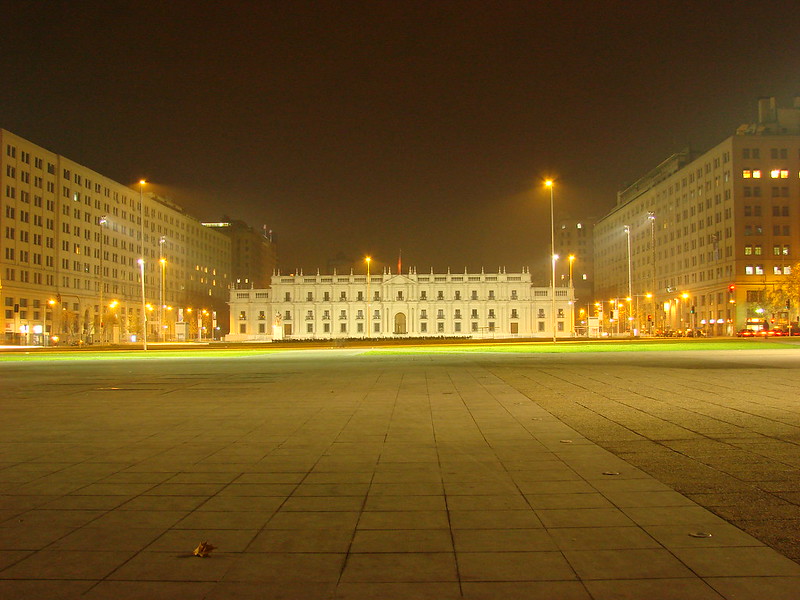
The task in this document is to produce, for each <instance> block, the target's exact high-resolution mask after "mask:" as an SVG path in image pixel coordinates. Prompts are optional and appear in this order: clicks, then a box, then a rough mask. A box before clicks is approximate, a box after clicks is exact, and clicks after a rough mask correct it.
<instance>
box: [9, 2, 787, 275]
mask: <svg viewBox="0 0 800 600" xmlns="http://www.w3.org/2000/svg"><path fill="white" fill-rule="evenodd" d="M0 13H1V14H2V19H0V28H2V30H1V32H0V98H1V100H0V127H3V128H5V129H8V130H10V131H13V132H14V133H17V134H19V135H21V136H22V137H25V138H27V139H29V140H31V141H33V142H35V143H37V144H39V145H41V146H44V147H45V148H47V149H49V150H53V151H55V152H58V153H60V154H63V155H65V156H67V157H69V158H71V159H73V160H76V161H78V162H80V163H81V164H84V165H86V166H88V167H90V168H92V169H94V170H96V171H98V172H100V173H102V174H104V175H107V176H109V177H111V178H113V179H115V180H117V181H120V182H123V183H133V182H135V181H138V180H139V179H140V178H141V177H145V178H147V179H148V180H150V181H152V182H153V183H154V187H153V189H154V190H155V191H157V192H160V193H163V194H165V195H167V196H169V197H171V198H173V199H174V200H175V201H177V202H178V203H179V204H181V205H183V206H184V207H185V208H186V209H187V211H188V212H189V213H190V214H193V215H194V216H197V217H198V218H200V219H202V220H214V221H216V220H219V219H220V218H221V217H222V216H223V215H227V216H228V217H230V218H236V219H243V220H245V221H247V222H248V223H250V224H251V225H253V226H255V227H261V226H262V224H266V225H267V228H268V229H271V230H273V232H274V236H275V240H276V241H277V243H278V249H279V255H280V264H281V266H282V268H284V269H285V270H287V271H288V270H293V269H294V268H295V267H302V268H304V269H305V271H306V272H311V271H315V270H316V268H317V267H320V268H321V269H323V270H324V269H325V267H326V264H327V263H328V260H329V259H332V258H334V257H336V256H337V255H342V256H344V257H346V258H349V259H352V260H357V261H360V260H361V258H362V257H363V256H365V255H367V254H370V255H372V256H373V260H374V262H373V269H374V268H375V267H376V265H377V266H378V268H380V265H381V264H385V265H391V266H393V268H394V265H396V264H397V254H398V250H399V249H400V248H402V254H403V265H404V268H406V267H408V266H409V265H415V266H417V267H418V268H419V270H420V271H422V270H426V271H427V270H430V268H431V267H434V268H436V269H437V270H438V269H444V268H446V267H448V266H450V267H452V268H453V270H456V271H463V269H464V267H468V268H469V269H470V270H475V269H480V268H481V267H482V266H484V267H486V269H487V270H490V269H491V270H495V269H497V267H498V266H505V267H507V268H508V270H509V271H510V270H515V271H516V270H519V269H520V267H521V266H522V265H528V266H531V267H532V269H533V270H534V271H539V270H540V268H539V267H542V268H543V269H544V270H546V267H547V265H548V259H547V253H548V251H549V195H548V194H547V192H546V190H544V188H543V187H542V185H541V182H542V179H543V178H545V177H547V176H552V177H554V178H556V180H557V184H556V188H555V198H556V207H557V208H556V211H557V213H561V212H569V213H571V214H573V215H575V216H580V217H588V216H591V215H598V216H600V215H602V214H604V213H605V212H606V211H607V210H608V209H609V208H610V207H612V206H613V204H614V202H615V198H616V192H617V190H618V189H619V188H620V187H621V186H622V185H624V184H625V183H626V182H630V181H632V180H633V179H635V178H636V177H638V176H640V175H642V174H643V173H644V172H646V171H647V170H649V169H650V168H652V167H654V166H656V165H657V164H658V163H659V162H661V161H662V160H664V159H665V158H667V156H669V155H670V154H671V153H672V152H674V151H676V150H679V149H681V148H683V147H685V146H686V145H689V144H691V145H692V147H696V148H698V149H707V148H708V147H710V146H711V145H713V144H715V143H717V142H719V141H721V140H722V139H724V138H725V137H727V136H728V135H730V134H732V133H733V131H734V130H735V128H736V127H737V126H738V125H739V124H741V123H744V122H749V121H752V120H753V119H754V118H755V114H756V110H755V105H756V99H757V98H758V97H759V96H777V97H778V98H779V101H781V102H783V103H787V102H789V101H790V98H791V97H792V96H793V95H795V94H800V85H799V84H798V74H800V44H798V41H799V40H800V3H797V2H751V3H745V2H650V1H640V2H608V1H599V2H580V1H579V2H533V1H532V2H502V1H492V2H435V1H430V0H429V1H427V2H416V1H408V0H406V1H402V2H389V1H378V2H363V3H362V2H299V1H297V2H231V1H228V2H220V3H211V2H185V3H184V2H158V3H150V2H113V1H112V2H81V1H75V2H56V1H48V2H24V1H22V0H15V1H13V2H9V1H5V0H3V1H2V2H0ZM579 259H580V257H579ZM576 267H577V265H576ZM577 268H579V267H577Z"/></svg>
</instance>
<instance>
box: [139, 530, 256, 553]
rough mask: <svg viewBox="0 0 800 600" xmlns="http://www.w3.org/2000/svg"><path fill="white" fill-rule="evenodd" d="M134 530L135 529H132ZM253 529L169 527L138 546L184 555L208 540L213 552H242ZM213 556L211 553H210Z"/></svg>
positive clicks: (250, 539) (250, 537) (253, 535)
mask: <svg viewBox="0 0 800 600" xmlns="http://www.w3.org/2000/svg"><path fill="white" fill-rule="evenodd" d="M133 531H136V530H133ZM257 533H258V531H257V530H254V529H213V530H208V531H204V530H196V529H169V530H167V531H164V532H162V533H161V534H160V535H159V536H158V537H157V538H156V539H154V540H153V541H152V542H151V543H149V544H146V545H142V546H140V547H141V548H146V550H148V551H152V552H171V553H174V554H176V555H185V554H186V553H188V552H190V551H192V550H194V549H195V548H196V547H197V546H198V544H200V542H209V543H210V544H212V545H213V546H215V547H216V548H217V550H215V551H214V552H215V553H216V552H225V553H230V552H244V551H245V549H247V548H248V546H249V545H250V543H251V542H252V541H253V538H255V536H256V534H257ZM212 556H213V554H212Z"/></svg>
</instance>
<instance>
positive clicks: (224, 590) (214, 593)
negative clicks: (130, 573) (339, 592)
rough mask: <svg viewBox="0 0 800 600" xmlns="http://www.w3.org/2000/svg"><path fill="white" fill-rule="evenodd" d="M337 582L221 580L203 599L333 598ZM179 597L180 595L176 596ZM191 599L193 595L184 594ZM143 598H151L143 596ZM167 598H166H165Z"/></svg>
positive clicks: (319, 599)
mask: <svg viewBox="0 0 800 600" xmlns="http://www.w3.org/2000/svg"><path fill="white" fill-rule="evenodd" d="M335 594H336V584H335V583H332V582H328V583H315V582H303V583H297V582H292V581H282V582H280V583H270V582H259V583H241V582H225V581H223V582H220V583H218V584H217V585H215V586H214V587H212V588H211V589H210V591H209V592H208V593H207V595H205V596H197V597H202V598H203V600H333V599H334V598H338V597H337V596H335ZM175 598H178V596H175ZM181 598H186V599H187V600H190V599H191V598H193V597H191V596H188V597H186V596H182V597H181ZM141 600H149V599H147V598H145V597H143V598H142V599H141ZM165 600H166V599H165Z"/></svg>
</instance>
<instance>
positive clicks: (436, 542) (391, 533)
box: [350, 529, 453, 554]
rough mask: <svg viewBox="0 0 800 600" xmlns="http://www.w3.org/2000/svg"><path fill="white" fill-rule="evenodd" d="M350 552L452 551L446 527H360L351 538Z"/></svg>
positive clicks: (450, 539) (450, 537)
mask: <svg viewBox="0 0 800 600" xmlns="http://www.w3.org/2000/svg"><path fill="white" fill-rule="evenodd" d="M350 552H351V553H373V554H376V553H381V552H449V553H452V552H453V539H452V536H451V534H450V531H449V530H447V529H360V530H358V531H356V535H355V537H354V538H353V540H352V546H351V547H350Z"/></svg>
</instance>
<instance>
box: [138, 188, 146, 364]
mask: <svg viewBox="0 0 800 600" xmlns="http://www.w3.org/2000/svg"><path fill="white" fill-rule="evenodd" d="M145 183H147V181H145V180H144V179H140V180H139V221H140V222H141V223H140V229H141V236H142V239H141V241H140V246H139V249H140V256H141V258H139V272H140V274H141V278H142V346H143V348H144V350H147V306H146V304H147V302H146V300H145V297H144V184H145Z"/></svg>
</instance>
